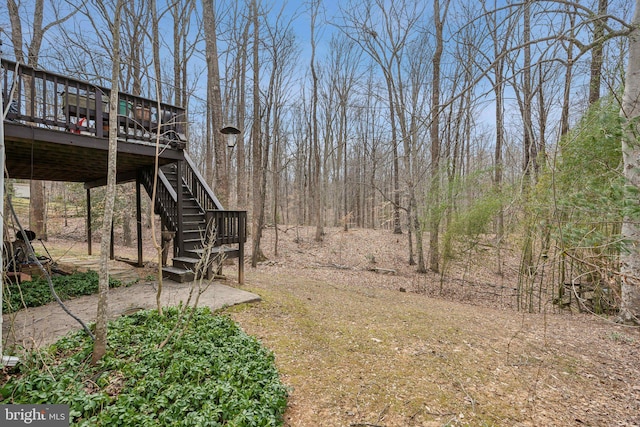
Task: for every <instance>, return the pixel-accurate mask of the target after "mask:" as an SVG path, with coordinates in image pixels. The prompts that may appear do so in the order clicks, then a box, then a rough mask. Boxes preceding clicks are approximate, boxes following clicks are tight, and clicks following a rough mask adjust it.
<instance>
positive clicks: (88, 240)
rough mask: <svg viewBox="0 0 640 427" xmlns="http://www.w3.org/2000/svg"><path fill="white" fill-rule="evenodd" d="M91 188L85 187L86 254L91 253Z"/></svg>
mask: <svg viewBox="0 0 640 427" xmlns="http://www.w3.org/2000/svg"><path fill="white" fill-rule="evenodd" d="M91 238H92V236H91V189H90V188H87V254H88V255H91Z"/></svg>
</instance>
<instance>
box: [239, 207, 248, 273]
mask: <svg viewBox="0 0 640 427" xmlns="http://www.w3.org/2000/svg"><path fill="white" fill-rule="evenodd" d="M246 230H247V212H246V211H240V212H238V252H239V254H238V283H239V284H241V285H244V241H245V240H246V237H247V236H246Z"/></svg>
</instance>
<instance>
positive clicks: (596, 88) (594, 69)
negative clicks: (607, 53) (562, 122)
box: [589, 0, 609, 105]
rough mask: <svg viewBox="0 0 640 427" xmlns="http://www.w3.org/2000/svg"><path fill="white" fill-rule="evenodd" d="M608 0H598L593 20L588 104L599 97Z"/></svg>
mask: <svg viewBox="0 0 640 427" xmlns="http://www.w3.org/2000/svg"><path fill="white" fill-rule="evenodd" d="M608 7H609V0H598V19H596V20H595V21H594V22H593V41H594V43H596V44H595V46H594V47H593V49H591V67H590V74H591V77H590V80H589V105H591V104H593V103H595V102H597V101H598V99H600V81H601V80H602V79H601V73H602V60H603V51H604V40H603V38H604V27H605V26H606V25H607V18H606V17H605V15H606V14H607V9H608Z"/></svg>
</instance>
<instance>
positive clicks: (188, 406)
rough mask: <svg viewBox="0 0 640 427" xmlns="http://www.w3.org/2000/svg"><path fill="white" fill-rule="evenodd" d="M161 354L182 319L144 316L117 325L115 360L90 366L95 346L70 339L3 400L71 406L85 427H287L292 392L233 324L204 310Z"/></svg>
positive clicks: (37, 359) (75, 421)
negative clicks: (284, 419)
mask: <svg viewBox="0 0 640 427" xmlns="http://www.w3.org/2000/svg"><path fill="white" fill-rule="evenodd" d="M192 314H193V317H192V318H191V321H190V324H189V325H188V327H187V328H186V329H185V330H184V333H182V334H176V336H175V338H174V339H173V340H172V341H171V342H170V343H169V345H167V346H165V347H163V348H162V349H159V348H158V344H159V343H160V342H162V341H163V340H164V339H165V338H166V336H167V335H168V333H169V331H170V330H171V329H172V328H174V326H175V325H176V322H179V321H180V320H179V319H180V316H179V310H178V309H176V308H170V309H167V310H166V311H165V312H164V315H163V316H160V315H158V313H157V311H155V310H153V311H142V312H138V313H136V314H134V315H131V316H126V317H122V318H120V319H118V320H116V321H115V322H111V323H110V325H109V329H108V331H109V333H108V334H109V335H108V341H109V350H108V351H107V354H106V355H105V357H104V358H103V360H102V361H101V362H100V363H99V364H98V365H96V366H92V365H90V363H89V361H90V359H91V351H92V342H91V341H90V340H89V339H88V338H87V337H86V335H85V334H83V333H80V332H78V333H75V334H72V335H68V336H66V337H65V338H62V339H61V340H59V341H58V342H57V343H56V344H54V345H52V346H51V347H49V348H48V349H47V351H45V352H42V353H31V354H30V357H29V358H28V359H27V360H26V361H25V363H24V364H22V365H20V368H19V369H20V370H19V373H18V375H17V376H16V377H14V378H12V379H11V380H9V381H8V382H7V383H6V384H5V385H4V386H3V387H2V388H0V394H1V396H2V398H4V399H5V401H4V403H31V404H38V403H47V404H67V405H69V406H70V416H71V424H72V425H81V426H96V425H104V426H166V425H174V426H279V425H282V415H283V413H284V410H285V408H286V398H287V389H286V388H285V386H284V385H283V384H282V383H281V382H280V379H279V376H278V372H277V370H276V367H275V363H274V356H273V354H272V353H271V352H269V351H268V350H266V349H265V348H263V347H262V346H261V344H260V343H259V342H258V341H257V340H256V339H255V338H253V337H250V336H248V335H246V334H245V333H244V332H243V331H242V330H241V329H240V328H239V327H238V326H237V325H236V324H235V323H234V322H233V321H232V320H230V319H229V318H227V317H224V316H217V315H213V314H212V313H211V312H210V311H209V309H206V308H200V309H195V311H194V312H193V313H192Z"/></svg>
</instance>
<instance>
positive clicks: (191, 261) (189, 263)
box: [173, 256, 200, 271]
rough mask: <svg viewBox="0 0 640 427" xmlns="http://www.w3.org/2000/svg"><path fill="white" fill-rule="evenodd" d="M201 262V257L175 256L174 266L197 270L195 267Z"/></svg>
mask: <svg viewBox="0 0 640 427" xmlns="http://www.w3.org/2000/svg"><path fill="white" fill-rule="evenodd" d="M199 262H200V259H199V258H191V257H186V256H182V257H175V258H173V266H174V267H176V268H182V269H185V270H192V271H193V270H195V267H196V265H197V264H198V263H199Z"/></svg>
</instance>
